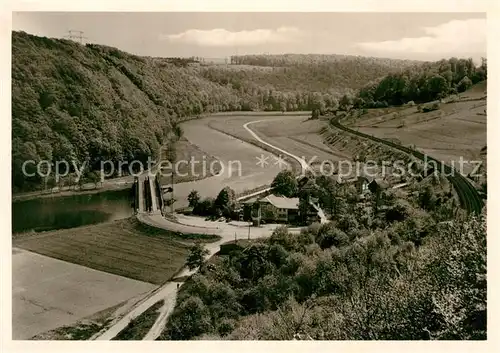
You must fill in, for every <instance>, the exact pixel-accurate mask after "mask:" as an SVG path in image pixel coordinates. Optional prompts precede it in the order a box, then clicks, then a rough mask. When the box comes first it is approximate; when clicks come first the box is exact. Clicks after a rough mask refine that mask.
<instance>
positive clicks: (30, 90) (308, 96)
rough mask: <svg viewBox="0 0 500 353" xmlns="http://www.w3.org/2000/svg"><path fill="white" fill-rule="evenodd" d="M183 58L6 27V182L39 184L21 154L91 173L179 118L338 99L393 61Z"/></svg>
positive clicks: (145, 150)
mask: <svg viewBox="0 0 500 353" xmlns="http://www.w3.org/2000/svg"><path fill="white" fill-rule="evenodd" d="M388 62H390V63H393V64H394V63H400V64H401V65H403V66H404V65H407V64H409V63H408V62H403V61H401V62H400V61H394V60H390V61H388ZM188 64H189V63H187V62H186V63H184V62H183V61H182V60H181V59H177V60H172V58H151V57H138V56H135V55H130V54H127V53H124V52H122V51H120V50H118V49H115V48H110V47H105V46H100V45H91V44H90V45H86V46H83V45H80V44H78V43H75V42H72V41H69V40H59V39H49V38H45V37H37V36H32V35H29V34H26V33H24V32H13V34H12V171H13V172H12V173H13V191H14V192H17V191H27V190H34V189H37V188H40V185H41V183H42V180H40V178H39V177H37V176H34V177H30V178H28V177H26V176H24V175H23V173H22V169H21V168H22V164H23V162H24V161H26V160H34V161H35V162H38V161H39V160H42V159H43V160H49V161H57V160H66V161H68V162H70V163H71V161H72V160H75V161H76V162H77V163H78V165H81V163H82V162H83V161H84V160H85V159H87V158H88V159H89V161H90V163H89V169H88V171H87V172H88V173H90V172H91V170H92V169H93V168H96V167H97V166H99V162H100V161H101V160H112V161H114V162H118V161H120V160H128V161H131V160H141V161H146V160H147V157H148V156H151V157H152V158H155V157H156V155H157V151H158V149H159V147H160V145H161V144H162V142H163V141H164V138H165V136H166V133H167V132H168V131H170V129H171V125H172V124H173V123H174V122H175V121H177V120H178V119H179V118H182V117H188V116H197V115H199V114H202V113H211V112H217V111H237V110H304V109H307V110H309V109H312V108H313V107H316V106H318V107H336V105H337V98H338V97H340V96H341V94H342V93H343V92H345V91H346V90H347V89H352V88H357V87H360V85H361V84H362V83H363V82H367V81H370V80H373V79H376V78H377V77H380V76H383V75H385V74H387V73H390V72H392V70H394V68H393V67H391V66H390V65H386V64H381V63H379V62H377V61H373V60H371V59H368V58H355V57H348V58H346V59H339V60H336V61H335V62H334V63H331V65H332V66H328V65H330V64H328V63H311V64H309V63H304V64H302V65H298V66H297V65H295V66H293V67H291V68H286V69H280V70H282V71H280V70H277V71H272V70H271V71H268V72H263V71H261V70H245V69H240V68H235V67H232V66H230V67H229V68H228V69H225V66H213V67H212V68H210V67H205V66H204V67H196V66H193V65H188ZM33 171H34V167H33V165H31V166H28V167H27V172H28V173H32V172H33Z"/></svg>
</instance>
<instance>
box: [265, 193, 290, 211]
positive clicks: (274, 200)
mask: <svg viewBox="0 0 500 353" xmlns="http://www.w3.org/2000/svg"><path fill="white" fill-rule="evenodd" d="M259 202H269V203H270V204H272V205H273V206H274V207H276V208H286V209H289V210H297V209H299V198H298V197H281V196H275V195H269V196H266V197H264V198H262V199H260V201H259Z"/></svg>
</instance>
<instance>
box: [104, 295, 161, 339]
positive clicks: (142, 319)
mask: <svg viewBox="0 0 500 353" xmlns="http://www.w3.org/2000/svg"><path fill="white" fill-rule="evenodd" d="M163 305H165V301H164V300H160V301H159V302H157V303H155V304H153V305H152V306H151V307H150V308H149V309H147V310H146V311H145V312H143V313H142V314H141V315H139V316H138V317H136V318H135V319H133V320H132V321H130V323H129V324H128V325H127V327H125V328H124V329H123V330H122V331H120V333H119V334H118V335H117V336H116V337H115V338H113V341H140V340H142V339H143V338H144V336H146V334H147V333H148V331H149V330H150V329H151V327H152V326H153V324H154V323H155V321H156V319H157V318H158V316H159V315H160V312H159V310H160V309H161V307H162V306H163Z"/></svg>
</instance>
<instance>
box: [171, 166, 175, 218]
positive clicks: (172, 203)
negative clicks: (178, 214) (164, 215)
mask: <svg viewBox="0 0 500 353" xmlns="http://www.w3.org/2000/svg"><path fill="white" fill-rule="evenodd" d="M174 169H175V168H172V198H171V200H170V212H171V213H172V215H173V214H174Z"/></svg>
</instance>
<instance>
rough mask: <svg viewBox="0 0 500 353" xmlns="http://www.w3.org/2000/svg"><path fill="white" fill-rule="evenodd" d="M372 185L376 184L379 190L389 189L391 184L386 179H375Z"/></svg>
mask: <svg viewBox="0 0 500 353" xmlns="http://www.w3.org/2000/svg"><path fill="white" fill-rule="evenodd" d="M371 183H376V184H377V185H378V187H379V188H381V189H387V188H388V187H389V183H387V182H386V181H385V180H384V179H380V178H375V179H373V180H372V181H371Z"/></svg>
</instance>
